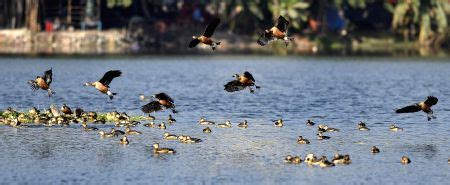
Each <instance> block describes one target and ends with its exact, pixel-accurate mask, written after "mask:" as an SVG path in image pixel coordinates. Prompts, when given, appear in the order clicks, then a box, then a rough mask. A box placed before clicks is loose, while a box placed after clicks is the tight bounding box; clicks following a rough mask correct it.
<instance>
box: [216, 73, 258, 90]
mask: <svg viewBox="0 0 450 185" xmlns="http://www.w3.org/2000/svg"><path fill="white" fill-rule="evenodd" d="M233 77H234V78H235V80H232V81H229V82H228V83H227V84H225V85H224V87H225V88H224V89H225V91H227V92H235V91H240V90H243V89H245V88H246V87H248V88H249V90H250V92H251V93H253V92H255V91H254V90H253V89H252V87H253V86H254V87H255V88H257V89H259V88H260V87H259V86H257V85H255V78H253V75H252V74H251V73H250V72H248V71H245V72H244V74H243V75H240V74H234V75H233Z"/></svg>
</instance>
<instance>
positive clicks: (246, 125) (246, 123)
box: [237, 120, 248, 128]
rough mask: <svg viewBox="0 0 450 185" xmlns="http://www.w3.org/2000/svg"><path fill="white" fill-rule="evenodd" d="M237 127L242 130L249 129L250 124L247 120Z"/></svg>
mask: <svg viewBox="0 0 450 185" xmlns="http://www.w3.org/2000/svg"><path fill="white" fill-rule="evenodd" d="M237 126H238V127H240V128H247V127H248V122H247V120H244V122H241V123H239V124H238V125H237Z"/></svg>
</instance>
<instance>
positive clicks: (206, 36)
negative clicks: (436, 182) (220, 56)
mask: <svg viewBox="0 0 450 185" xmlns="http://www.w3.org/2000/svg"><path fill="white" fill-rule="evenodd" d="M219 23H220V19H219V18H214V19H213V20H212V21H211V22H210V23H209V24H208V26H206V30H205V32H204V33H203V35H202V36H200V37H197V36H192V40H191V42H189V48H193V47H195V46H197V45H198V44H199V43H203V44H206V45H209V46H211V49H212V50H215V49H216V47H217V46H218V45H220V42H215V41H214V40H212V39H211V36H212V35H213V34H214V30H215V29H216V28H217V26H218V25H219Z"/></svg>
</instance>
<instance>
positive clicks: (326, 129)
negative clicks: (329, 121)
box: [317, 124, 339, 132]
mask: <svg viewBox="0 0 450 185" xmlns="http://www.w3.org/2000/svg"><path fill="white" fill-rule="evenodd" d="M317 131H318V132H339V129H337V128H331V127H328V126H327V125H322V124H319V125H318V126H317Z"/></svg>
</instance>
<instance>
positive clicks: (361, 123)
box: [358, 121, 370, 131]
mask: <svg viewBox="0 0 450 185" xmlns="http://www.w3.org/2000/svg"><path fill="white" fill-rule="evenodd" d="M358 130H361V131H368V130H370V129H369V128H367V126H366V124H365V123H364V122H362V121H360V122H359V123H358Z"/></svg>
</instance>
